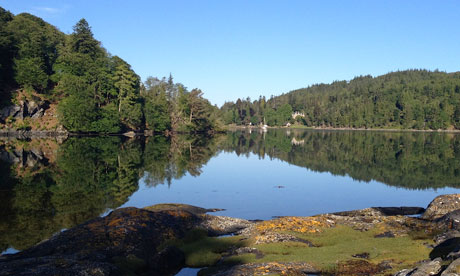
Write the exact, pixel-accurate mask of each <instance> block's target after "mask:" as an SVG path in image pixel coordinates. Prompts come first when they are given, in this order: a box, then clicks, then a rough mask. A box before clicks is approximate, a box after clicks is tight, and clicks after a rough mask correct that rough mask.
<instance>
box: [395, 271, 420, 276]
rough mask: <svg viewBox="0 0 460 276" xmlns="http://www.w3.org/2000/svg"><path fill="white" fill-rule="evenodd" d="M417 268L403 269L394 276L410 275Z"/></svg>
mask: <svg viewBox="0 0 460 276" xmlns="http://www.w3.org/2000/svg"><path fill="white" fill-rule="evenodd" d="M413 271H415V269H403V270H401V271H399V272H396V274H395V275H394V276H407V275H410V274H411V273H412V272H413Z"/></svg>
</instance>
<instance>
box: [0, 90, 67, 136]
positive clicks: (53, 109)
mask: <svg viewBox="0 0 460 276" xmlns="http://www.w3.org/2000/svg"><path fill="white" fill-rule="evenodd" d="M13 94H14V96H13V98H12V102H11V103H9V104H7V105H6V106H3V108H1V109H0V135H1V133H10V135H13V136H14V135H16V136H19V137H20V136H21V135H22V136H24V135H25V134H24V132H28V131H32V132H34V133H35V135H36V136H47V135H46V134H45V133H46V132H66V131H65V130H64V129H63V128H62V126H60V125H59V121H58V118H57V102H52V101H50V100H48V99H46V97H45V96H43V95H40V94H38V93H35V92H26V91H23V90H17V91H15V92H14V93H13ZM16 132H19V133H17V134H14V133H16ZM40 132H43V133H40Z"/></svg>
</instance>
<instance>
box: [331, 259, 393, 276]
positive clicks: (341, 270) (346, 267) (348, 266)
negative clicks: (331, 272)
mask: <svg viewBox="0 0 460 276" xmlns="http://www.w3.org/2000/svg"><path fill="white" fill-rule="evenodd" d="M383 270H385V267H383V266H382V265H380V264H377V265H376V264H373V263H370V262H368V261H366V260H349V261H345V262H339V264H338V265H337V271H336V272H335V275H375V274H377V273H379V272H382V271H383Z"/></svg>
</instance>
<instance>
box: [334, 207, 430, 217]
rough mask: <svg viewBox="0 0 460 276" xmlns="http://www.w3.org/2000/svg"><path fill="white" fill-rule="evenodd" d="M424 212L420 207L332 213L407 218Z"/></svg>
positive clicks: (374, 208)
mask: <svg viewBox="0 0 460 276" xmlns="http://www.w3.org/2000/svg"><path fill="white" fill-rule="evenodd" d="M424 211H425V209H424V208H421V207H371V208H366V209H362V210H353V211H345V212H337V213H333V214H334V215H337V216H353V217H356V216H408V215H418V214H422V213H423V212H424Z"/></svg>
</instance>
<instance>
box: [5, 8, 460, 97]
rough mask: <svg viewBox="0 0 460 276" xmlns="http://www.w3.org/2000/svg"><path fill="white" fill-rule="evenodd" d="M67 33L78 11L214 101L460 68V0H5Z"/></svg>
mask: <svg viewBox="0 0 460 276" xmlns="http://www.w3.org/2000/svg"><path fill="white" fill-rule="evenodd" d="M0 6H2V7H3V8H5V9H7V10H10V11H11V12H13V13H14V14H18V13H21V12H29V13H32V14H34V15H37V16H39V17H41V18H43V19H44V20H46V21H48V22H49V23H51V24H53V25H55V26H57V27H58V28H59V29H60V30H61V31H63V32H65V33H71V32H72V26H73V25H74V24H75V23H76V22H77V21H78V20H79V19H80V18H85V19H86V20H87V21H88V22H89V24H90V25H91V27H92V30H93V33H94V35H95V37H96V39H98V40H100V41H102V44H103V46H104V47H105V48H106V49H107V50H108V51H109V52H110V53H112V54H113V55H118V56H120V57H121V58H123V59H124V60H126V61H127V62H128V63H130V64H131V65H132V67H133V69H134V70H135V71H136V72H137V73H138V74H139V75H140V76H141V77H142V79H143V80H145V79H146V77H147V76H157V77H162V76H168V75H169V73H172V74H173V76H174V79H175V81H177V82H181V83H183V84H184V85H185V86H186V87H188V88H189V89H192V88H196V87H197V88H200V89H202V90H203V92H204V95H205V97H206V98H208V99H210V101H211V102H212V103H213V104H217V105H219V106H220V105H221V104H223V103H224V102H225V101H227V100H236V99H237V98H239V97H240V98H246V97H247V96H250V97H251V99H256V98H258V96H259V95H265V96H266V97H270V95H278V94H281V93H284V92H288V91H290V90H293V89H297V88H301V87H306V86H308V85H311V84H314V83H321V82H325V83H330V82H332V81H334V80H349V79H351V78H353V77H354V76H358V75H367V74H371V75H374V76H375V75H381V74H385V73H387V72H390V71H396V70H405V69H410V68H424V69H430V70H434V69H439V70H441V71H447V72H454V71H459V70H460V20H459V15H460V2H459V1H455V0H452V1H447V0H446V1H421V0H406V1H400V0H393V1H392V0H382V1H377V0H375V1H367V0H365V1H364V0H363V1H343V0H342V1H320V0H318V1H307V0H304V1H288V0H279V1H270V0H254V1H249V0H246V1H238V0H232V1H230V0H228V1H219V0H213V1H210V0H209V1H204V0H203V1H200V0H196V1H195V0H168V1H136V0H133V1H126V0H123V1H119V0H110V1H109V0H79V1H67V0H59V1H58V0H54V1H52V0H40V1H36V0H4V1H1V2H0Z"/></svg>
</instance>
